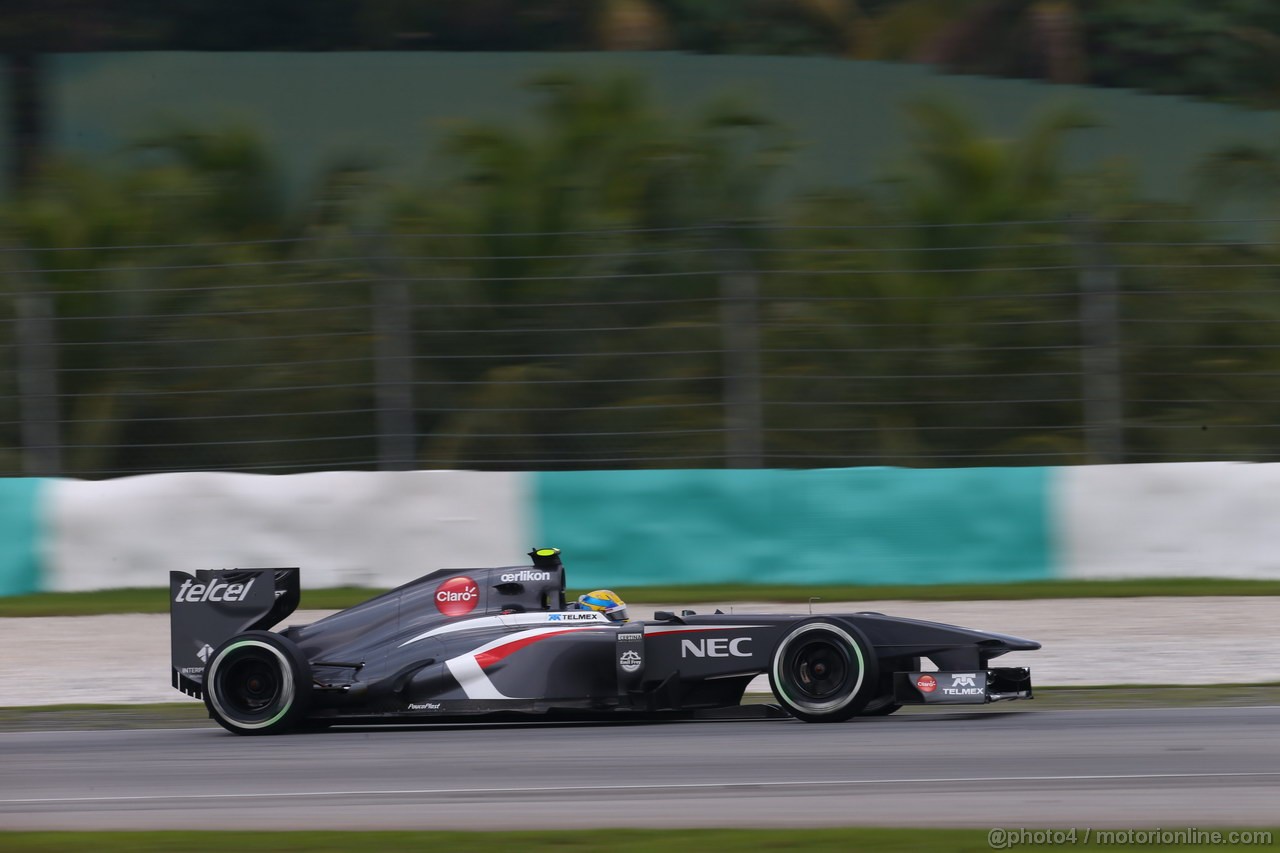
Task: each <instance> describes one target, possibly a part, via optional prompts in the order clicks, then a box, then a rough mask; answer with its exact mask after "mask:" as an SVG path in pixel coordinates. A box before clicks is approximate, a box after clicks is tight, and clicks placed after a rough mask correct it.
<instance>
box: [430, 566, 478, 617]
mask: <svg viewBox="0 0 1280 853" xmlns="http://www.w3.org/2000/svg"><path fill="white" fill-rule="evenodd" d="M479 603H480V587H479V586H477V585H476V582H475V581H473V580H472V579H471V578H469V577H467V576H466V575H460V576H458V577H456V578H449V579H448V580H447V581H445V582H444V583H442V584H440V586H439V587H437V588H436V609H437V610H439V611H440V612H441V613H443V614H444V615H445V616H463V615H465V614H467V613H470V612H471V611H472V610H475V609H476V605H477V604H479Z"/></svg>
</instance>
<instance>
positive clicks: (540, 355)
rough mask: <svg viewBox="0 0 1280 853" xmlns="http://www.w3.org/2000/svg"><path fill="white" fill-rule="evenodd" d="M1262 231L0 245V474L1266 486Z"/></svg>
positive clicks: (1266, 274)
mask: <svg viewBox="0 0 1280 853" xmlns="http://www.w3.org/2000/svg"><path fill="white" fill-rule="evenodd" d="M1272 227H1273V223H1268V222H1252V223H1223V222H1198V221H1174V220H1169V221H1164V220H1160V221H1156V220H1142V221H1105V222H1081V221H1074V220H1072V221H1058V220H1051V221H1034V222H1000V223H977V224H974V223H956V224H947V225H920V224H906V225H854V226H848V227H832V226H812V227H805V226H803V225H786V226H784V225H777V224H752V225H718V226H712V227H705V228H671V229H663V228H654V229H642V230H636V229H628V230H607V229H604V230H598V231H582V232H568V233H553V234H403V233H393V234H378V235H369V234H350V233H341V234H326V235H317V236H305V237H300V238H296V239H282V240H270V241H254V242H238V243H208V244H190V245H156V246H96V247H13V246H10V247H9V248H7V249H6V250H4V251H3V258H2V260H0V262H2V263H3V268H0V280H3V281H4V290H3V292H2V293H0V474H3V475H22V474H27V475H66V476H78V477H106V476H120V475H125V474H137V473H146V472H156V471H171V470H238V471H260V472H277V473H284V472H301V471H310V470H322V469H362V468H383V469H408V468H477V469H503V470H512V469H521V470H523V469H564V468H634V467H691V466H692V467H721V466H771V467H819V466H845V465H907V466H959V465H965V466H972V465H1058V464H1075V463H1084V462H1146V461H1186V460H1208V459H1243V460H1268V459H1274V458H1277V457H1280V450H1278V449H1277V447H1276V445H1275V443H1274V441H1273V440H1272V439H1273V437H1274V436H1275V435H1276V430H1277V429H1280V339H1278V338H1277V336H1276V334H1275V332H1276V330H1277V328H1280V325H1278V324H1280V289H1278V288H1277V285H1278V284H1280V244H1277V243H1276V242H1273V241H1272V240H1271V239H1269V238H1267V237H1258V238H1249V239H1244V238H1241V237H1239V236H1232V235H1233V234H1238V233H1239V232H1241V231H1247V232H1249V233H1257V234H1265V233H1268V232H1270V231H1271V230H1272Z"/></svg>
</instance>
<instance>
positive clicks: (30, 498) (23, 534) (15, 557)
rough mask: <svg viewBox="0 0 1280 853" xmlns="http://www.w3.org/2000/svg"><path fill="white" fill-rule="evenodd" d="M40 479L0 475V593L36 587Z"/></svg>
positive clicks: (10, 592)
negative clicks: (5, 477)
mask: <svg viewBox="0 0 1280 853" xmlns="http://www.w3.org/2000/svg"><path fill="white" fill-rule="evenodd" d="M44 482H45V481H44V480H41V479H35V478H32V479H0V595H21V594H22V593H26V592H36V591H37V590H38V589H39V588H40V563H39V560H38V548H39V543H38V538H37V537H38V535H39V527H38V525H39V516H38V503H39V500H40V492H41V490H42V486H43V484H44Z"/></svg>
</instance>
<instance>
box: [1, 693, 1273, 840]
mask: <svg viewBox="0 0 1280 853" xmlns="http://www.w3.org/2000/svg"><path fill="white" fill-rule="evenodd" d="M746 701H748V702H772V701H773V697H772V696H770V695H768V694H749V695H748V696H747V699H746ZM1275 704H1280V682H1277V683H1267V684H1215V685H1211V686H1194V687H1188V686H1185V685H1165V686H1161V685H1157V686H1151V685H1127V684H1122V685H1115V686H1111V687H1037V688H1036V698H1035V699H1034V700H1033V701H1031V702H1013V703H1009V702H1003V703H995V704H991V705H972V706H968V707H958V706H954V705H952V706H950V707H945V706H939V705H933V706H908V707H906V708H904V709H903V710H901V711H899V712H898V713H899V714H956V713H991V712H1007V711H1014V712H1023V711H1027V712H1032V711H1071V710H1088V709H1105V708H1199V707H1246V706H1256V705H1275ZM190 726H214V723H213V722H212V721H211V720H210V719H209V716H208V714H207V713H206V712H205V708H204V704H203V703H201V702H194V701H187V702H157V703H154V704H150V705H31V706H17V707H7V708H6V707H0V731H59V730H61V731H66V730H71V729H140V728H175V727H179V728H186V727H190ZM0 849H3V845H0Z"/></svg>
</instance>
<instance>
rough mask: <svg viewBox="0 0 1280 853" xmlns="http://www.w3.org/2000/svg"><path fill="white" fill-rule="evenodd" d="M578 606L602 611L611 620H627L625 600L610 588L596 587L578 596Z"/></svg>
mask: <svg viewBox="0 0 1280 853" xmlns="http://www.w3.org/2000/svg"><path fill="white" fill-rule="evenodd" d="M578 608H579V609H580V610H594V611H595V612H597V613H603V614H604V615H605V618H607V619H608V620H609V621H611V622H626V621H627V605H626V602H624V601H623V600H622V599H621V598H620V597H619V596H618V594H617V593H616V592H614V591H613V590H611V589H597V590H596V591H595V592H589V593H587V594H586V595H580V596H578Z"/></svg>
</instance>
